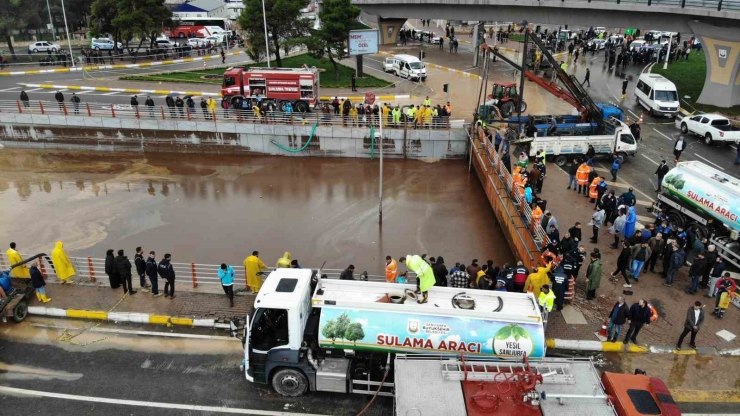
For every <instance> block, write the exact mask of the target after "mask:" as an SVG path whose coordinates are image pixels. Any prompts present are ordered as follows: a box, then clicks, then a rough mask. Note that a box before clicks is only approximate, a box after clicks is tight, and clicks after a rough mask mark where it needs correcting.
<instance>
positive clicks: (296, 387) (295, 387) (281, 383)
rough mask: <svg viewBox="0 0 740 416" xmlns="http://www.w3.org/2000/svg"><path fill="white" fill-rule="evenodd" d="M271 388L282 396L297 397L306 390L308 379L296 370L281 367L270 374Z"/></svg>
mask: <svg viewBox="0 0 740 416" xmlns="http://www.w3.org/2000/svg"><path fill="white" fill-rule="evenodd" d="M272 388H274V389H275V391H276V392H278V393H279V394H280V395H282V396H285V397H297V396H301V395H303V393H305V392H306V390H308V380H306V376H304V375H303V373H302V372H300V371H298V370H294V369H292V368H283V369H281V370H278V371H277V372H276V373H275V375H274V376H272Z"/></svg>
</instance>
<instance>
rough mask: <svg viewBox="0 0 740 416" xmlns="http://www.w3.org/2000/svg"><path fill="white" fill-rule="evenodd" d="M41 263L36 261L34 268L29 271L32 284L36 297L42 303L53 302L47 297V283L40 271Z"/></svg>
mask: <svg viewBox="0 0 740 416" xmlns="http://www.w3.org/2000/svg"><path fill="white" fill-rule="evenodd" d="M39 261H40V260H36V261H35V262H34V263H33V266H31V268H30V269H29V273H30V274H31V284H32V285H33V288H34V289H36V297H37V298H38V299H39V301H40V302H44V303H47V302H51V298H49V297H47V296H46V288H45V287H44V286H46V281H45V280H44V276H43V275H42V274H41V271H39Z"/></svg>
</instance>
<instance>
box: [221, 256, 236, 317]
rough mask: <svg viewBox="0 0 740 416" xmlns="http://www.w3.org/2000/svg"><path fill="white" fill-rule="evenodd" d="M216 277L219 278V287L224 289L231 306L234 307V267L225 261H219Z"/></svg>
mask: <svg viewBox="0 0 740 416" xmlns="http://www.w3.org/2000/svg"><path fill="white" fill-rule="evenodd" d="M218 278H219V279H221V287H222V288H223V290H224V293H225V294H226V296H228V297H229V301H230V302H231V307H232V308H233V307H234V268H233V267H231V266H227V265H226V263H221V268H219V269H218Z"/></svg>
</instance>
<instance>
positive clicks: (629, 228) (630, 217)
mask: <svg viewBox="0 0 740 416" xmlns="http://www.w3.org/2000/svg"><path fill="white" fill-rule="evenodd" d="M636 224H637V214H636V213H635V207H629V209H628V211H627V220H626V221H625V223H624V231H623V233H624V238H630V237H632V236H633V235H634V234H635V225H636Z"/></svg>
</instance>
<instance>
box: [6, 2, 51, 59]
mask: <svg viewBox="0 0 740 416" xmlns="http://www.w3.org/2000/svg"><path fill="white" fill-rule="evenodd" d="M40 9H41V5H40V4H39V3H38V1H37V0H0V34H1V35H2V36H3V37H4V38H5V42H6V43H7V44H8V49H9V50H10V54H11V55H13V57H15V48H14V47H13V40H12V39H11V38H12V36H13V31H14V30H20V29H24V28H25V27H26V26H28V24H29V21H31V20H33V19H34V18H37V17H38V10H40Z"/></svg>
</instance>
